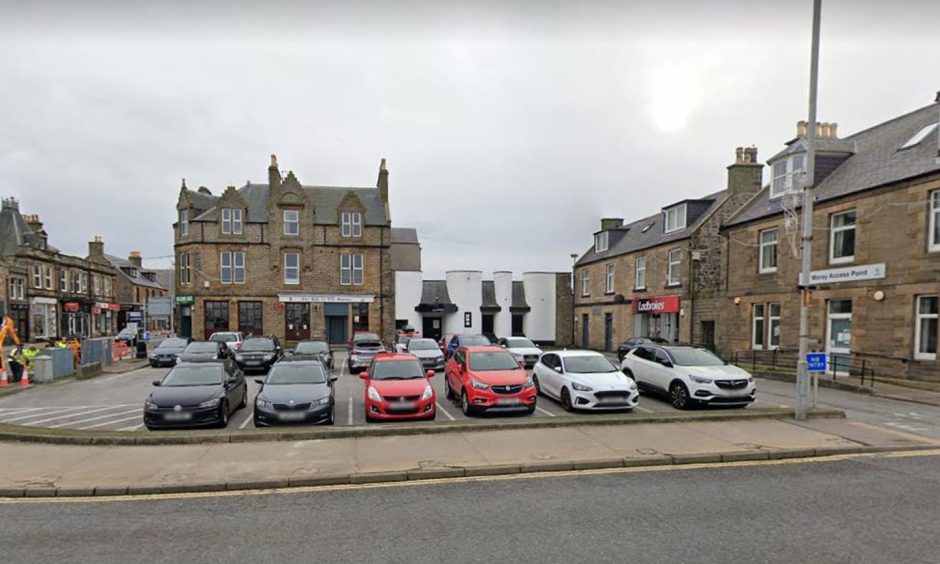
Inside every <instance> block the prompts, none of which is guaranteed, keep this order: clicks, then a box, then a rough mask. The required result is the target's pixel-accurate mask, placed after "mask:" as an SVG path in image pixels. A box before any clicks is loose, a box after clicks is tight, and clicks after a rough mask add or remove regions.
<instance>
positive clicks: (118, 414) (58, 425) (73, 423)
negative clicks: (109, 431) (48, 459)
mask: <svg viewBox="0 0 940 564" xmlns="http://www.w3.org/2000/svg"><path fill="white" fill-rule="evenodd" d="M131 413H138V414H140V417H143V410H142V409H141V408H139V407H138V408H137V409H129V410H127V411H122V412H120V413H106V414H104V415H99V416H98V417H89V418H88V419H80V420H78V421H69V422H68V423H59V424H57V425H53V426H52V427H49V428H50V429H57V428H59V427H67V426H69V425H81V424H82V423H88V422H91V421H99V420H101V419H110V418H112V417H120V416H121V415H128V414H131ZM121 421H126V419H122V420H121ZM114 423H117V421H114ZM104 424H105V425H107V424H108V423H104ZM98 426H100V425H92V427H98ZM81 428H82V429H84V428H85V427H81Z"/></svg>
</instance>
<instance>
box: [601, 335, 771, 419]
mask: <svg viewBox="0 0 940 564" xmlns="http://www.w3.org/2000/svg"><path fill="white" fill-rule="evenodd" d="M620 367H621V369H622V370H623V373H624V374H626V375H627V376H629V377H631V378H633V379H634V380H636V383H637V385H638V386H639V387H640V389H641V390H643V391H649V392H654V393H658V394H663V395H666V396H668V398H669V402H670V403H671V404H672V406H673V407H675V408H677V409H687V408H689V407H692V406H693V405H695V404H710V405H733V406H738V407H743V406H745V405H748V404H749V403H751V402H753V401H754V394H755V393H756V392H757V386H756V385H755V384H754V378H753V377H752V376H751V374H750V373H749V372H748V371H747V370H744V369H742V368H739V367H737V366H734V365H731V364H727V363H725V361H723V360H721V359H720V358H718V357H717V356H716V355H715V354H713V353H711V352H710V351H708V350H707V349H702V348H698V347H692V346H687V345H650V344H644V345H640V346H638V347H637V348H635V349H633V350H631V351H630V352H629V353H627V355H626V356H625V357H623V362H622V363H621V364H620Z"/></svg>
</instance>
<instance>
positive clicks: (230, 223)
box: [222, 208, 242, 235]
mask: <svg viewBox="0 0 940 564" xmlns="http://www.w3.org/2000/svg"><path fill="white" fill-rule="evenodd" d="M222 233H224V234H226V235H229V234H232V235H241V233H242V210H240V209H233V208H222Z"/></svg>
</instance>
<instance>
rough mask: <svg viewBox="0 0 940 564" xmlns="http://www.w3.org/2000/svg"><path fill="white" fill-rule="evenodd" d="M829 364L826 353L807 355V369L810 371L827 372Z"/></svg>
mask: <svg viewBox="0 0 940 564" xmlns="http://www.w3.org/2000/svg"><path fill="white" fill-rule="evenodd" d="M827 364H828V361H827V359H826V353H808V354H807V355H806V369H807V371H809V372H825V371H826V365H827Z"/></svg>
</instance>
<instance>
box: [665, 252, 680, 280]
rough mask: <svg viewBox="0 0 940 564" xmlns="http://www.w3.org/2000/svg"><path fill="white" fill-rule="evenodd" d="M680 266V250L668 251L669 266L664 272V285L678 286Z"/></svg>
mask: <svg viewBox="0 0 940 564" xmlns="http://www.w3.org/2000/svg"><path fill="white" fill-rule="evenodd" d="M681 264H682V249H673V250H671V251H669V265H668V268H667V270H666V285H667V286H678V285H679V266H680V265H681Z"/></svg>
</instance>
